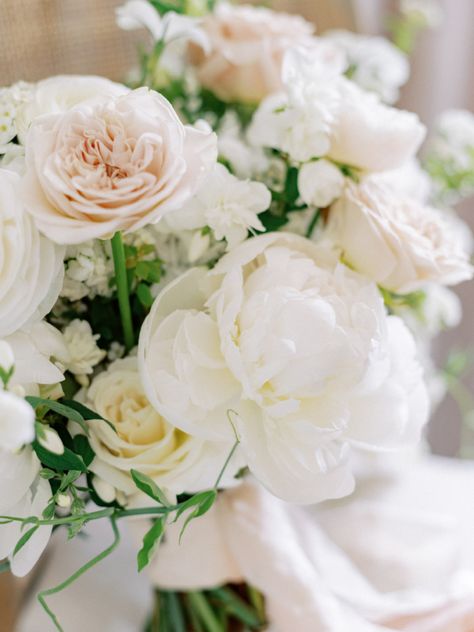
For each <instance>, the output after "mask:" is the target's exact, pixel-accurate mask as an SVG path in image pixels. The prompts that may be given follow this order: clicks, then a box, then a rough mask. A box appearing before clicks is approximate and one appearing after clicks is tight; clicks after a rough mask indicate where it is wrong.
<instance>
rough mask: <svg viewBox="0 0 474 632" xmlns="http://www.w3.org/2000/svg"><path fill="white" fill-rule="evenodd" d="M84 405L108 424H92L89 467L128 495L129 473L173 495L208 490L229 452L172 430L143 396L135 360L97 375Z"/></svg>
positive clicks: (121, 362) (131, 491) (227, 478)
mask: <svg viewBox="0 0 474 632" xmlns="http://www.w3.org/2000/svg"><path fill="white" fill-rule="evenodd" d="M86 403H87V405H88V406H89V407H90V408H91V409H92V410H95V411H96V412H97V413H98V414H99V415H101V416H102V417H104V418H105V419H107V420H108V421H109V422H110V423H111V424H112V425H113V426H114V428H115V431H114V430H112V428H111V427H110V426H109V425H108V424H106V423H105V422H104V421H95V422H91V424H90V426H91V434H90V437H89V440H90V443H91V446H92V449H93V450H94V452H95V454H96V457H95V459H94V461H93V462H92V464H91V467H90V469H91V471H93V472H95V474H97V475H98V476H99V477H100V478H101V479H102V480H103V481H106V482H107V483H109V484H110V485H112V486H113V487H114V488H115V489H117V490H120V491H122V492H124V493H125V494H127V495H132V494H134V493H136V492H137V488H136V486H135V484H134V482H133V480H132V478H131V475H130V470H131V469H136V470H139V471H140V472H143V473H144V474H147V475H148V476H150V477H151V478H152V479H153V480H154V481H155V482H156V483H157V484H158V485H159V486H160V487H163V488H164V489H166V490H169V491H170V492H172V493H175V494H179V493H182V492H185V491H187V492H193V491H198V490H202V489H207V488H209V487H212V486H213V485H214V483H215V482H216V480H217V477H218V475H219V472H220V470H221V468H222V466H223V464H224V462H225V460H226V457H227V455H228V454H229V453H230V450H231V448H232V442H229V443H228V445H222V444H221V443H218V444H215V443H212V442H210V441H203V440H201V439H197V438H196V437H192V436H190V435H188V434H186V433H185V432H183V431H181V430H178V429H177V428H175V427H174V426H172V425H171V424H170V423H169V422H168V421H166V419H165V418H164V417H163V416H162V415H160V414H159V413H158V412H156V410H155V409H154V408H153V407H152V406H151V404H150V403H149V401H148V400H147V397H146V395H145V393H144V391H143V387H142V385H141V382H140V377H139V374H138V370H137V361H136V358H133V357H129V358H125V359H124V360H117V361H115V362H114V363H113V364H111V365H110V367H109V368H108V369H107V371H105V372H104V373H101V374H99V375H98V376H97V377H96V378H95V379H94V380H93V382H92V384H91V386H90V388H89V389H88V391H87V396H86ZM239 467H240V463H239V461H238V459H237V458H236V459H234V460H233V462H232V464H231V465H230V466H229V468H228V469H227V471H226V474H225V477H224V479H223V484H224V485H227V484H230V483H231V482H232V480H233V476H234V474H235V473H236V471H237V469H238V468H239Z"/></svg>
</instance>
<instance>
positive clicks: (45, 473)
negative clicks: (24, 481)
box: [39, 467, 56, 481]
mask: <svg viewBox="0 0 474 632" xmlns="http://www.w3.org/2000/svg"><path fill="white" fill-rule="evenodd" d="M39 475H40V476H41V478H44V479H45V480H47V481H49V480H50V479H52V478H54V477H55V476H56V472H53V470H49V469H48V468H47V467H44V468H43V469H42V470H40V473H39Z"/></svg>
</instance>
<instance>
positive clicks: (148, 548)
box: [137, 517, 165, 572]
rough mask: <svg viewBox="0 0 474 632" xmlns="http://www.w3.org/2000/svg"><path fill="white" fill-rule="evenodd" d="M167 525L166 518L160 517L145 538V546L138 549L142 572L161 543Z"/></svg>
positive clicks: (139, 566)
mask: <svg viewBox="0 0 474 632" xmlns="http://www.w3.org/2000/svg"><path fill="white" fill-rule="evenodd" d="M164 527H165V518H164V517H163V518H158V519H157V520H155V522H154V523H153V525H152V527H151V529H150V530H149V531H147V533H146V534H145V536H144V538H143V546H142V548H141V549H140V550H139V551H138V555H137V562H138V571H139V572H140V571H141V570H143V569H144V568H145V566H147V565H148V564H149V562H150V560H151V558H152V557H153V554H154V553H155V551H156V548H157V546H158V544H159V543H160V540H161V537H162V535H163V531H164Z"/></svg>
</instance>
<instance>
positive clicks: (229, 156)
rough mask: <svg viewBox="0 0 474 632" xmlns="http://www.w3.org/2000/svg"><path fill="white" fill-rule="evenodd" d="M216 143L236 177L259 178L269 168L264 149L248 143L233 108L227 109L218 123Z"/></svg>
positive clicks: (220, 154)
mask: <svg viewBox="0 0 474 632" xmlns="http://www.w3.org/2000/svg"><path fill="white" fill-rule="evenodd" d="M217 145H218V150H219V156H220V157H221V158H223V159H224V160H225V161H226V163H228V164H229V165H230V167H231V169H232V172H233V173H234V174H235V175H236V176H237V177H238V178H256V177H257V176H258V179H261V174H262V173H263V172H264V171H266V170H267V169H268V168H269V159H268V158H267V156H266V155H265V152H264V150H263V149H261V148H259V147H252V146H251V145H250V144H249V142H248V140H247V137H246V134H245V133H244V131H243V128H242V124H241V122H240V120H239V118H238V116H237V114H236V113H235V112H234V111H233V110H228V111H227V112H226V113H225V114H224V116H223V117H222V119H221V121H220V123H219V128H218V130H217ZM256 179H257V178H256Z"/></svg>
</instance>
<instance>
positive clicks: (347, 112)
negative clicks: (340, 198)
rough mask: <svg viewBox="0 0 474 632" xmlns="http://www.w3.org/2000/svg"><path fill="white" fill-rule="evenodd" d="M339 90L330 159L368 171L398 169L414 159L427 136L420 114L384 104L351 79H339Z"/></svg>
mask: <svg viewBox="0 0 474 632" xmlns="http://www.w3.org/2000/svg"><path fill="white" fill-rule="evenodd" d="M339 90H340V93H339V95H340V101H339V105H340V107H339V111H338V114H337V117H336V124H335V125H334V127H333V130H332V132H333V135H332V142H331V149H330V151H329V157H330V158H332V159H333V160H336V161H338V162H342V163H344V164H348V165H352V166H354V167H357V168H359V169H364V170H367V171H386V170H388V169H396V168H397V167H399V166H400V165H402V164H403V163H404V162H406V161H407V160H410V159H411V158H413V156H414V155H415V154H416V152H417V151H418V149H419V147H420V145H421V143H422V142H423V139H424V137H425V133H426V130H425V127H424V125H423V124H422V123H421V122H420V120H419V118H418V116H417V115H416V114H413V113H412V112H407V111H405V110H399V109H397V108H393V107H390V106H388V105H385V104H383V103H382V102H381V101H380V99H379V98H378V97H377V96H376V95H375V94H371V93H370V92H365V91H364V90H361V89H360V88H359V87H358V86H356V85H355V84H354V83H352V82H351V81H349V80H347V79H340V80H339Z"/></svg>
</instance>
